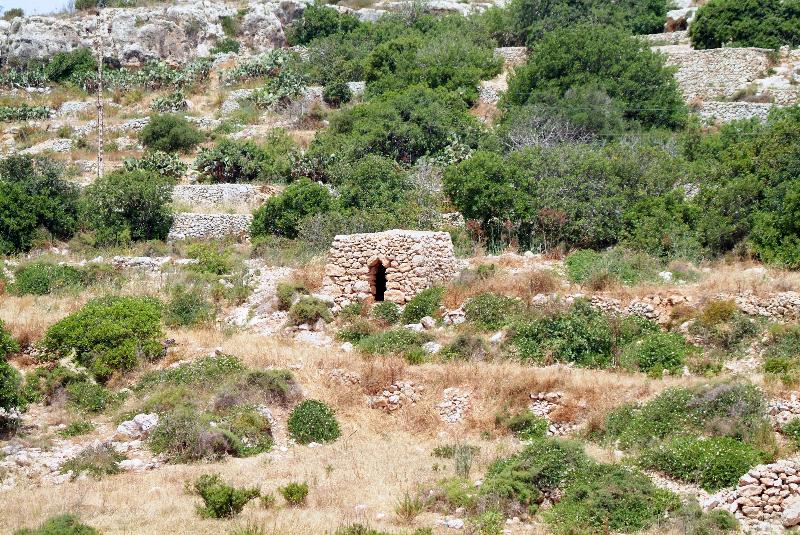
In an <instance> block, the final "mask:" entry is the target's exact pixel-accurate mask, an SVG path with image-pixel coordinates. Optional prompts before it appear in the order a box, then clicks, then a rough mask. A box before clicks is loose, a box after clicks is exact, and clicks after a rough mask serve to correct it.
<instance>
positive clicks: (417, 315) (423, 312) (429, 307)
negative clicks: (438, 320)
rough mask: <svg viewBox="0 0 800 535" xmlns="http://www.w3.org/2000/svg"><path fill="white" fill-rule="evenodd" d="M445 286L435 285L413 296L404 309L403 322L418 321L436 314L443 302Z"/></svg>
mask: <svg viewBox="0 0 800 535" xmlns="http://www.w3.org/2000/svg"><path fill="white" fill-rule="evenodd" d="M443 296H444V288H442V287H440V286H435V287H433V288H428V289H425V290H422V291H421V292H420V293H418V294H417V295H415V296H414V297H412V298H411V300H410V301H409V302H408V303H406V306H405V308H404V309H403V317H402V320H403V323H406V324H409V323H417V322H419V320H421V319H422V318H424V317H425V316H435V315H437V313H438V312H439V306H441V304H442V297H443Z"/></svg>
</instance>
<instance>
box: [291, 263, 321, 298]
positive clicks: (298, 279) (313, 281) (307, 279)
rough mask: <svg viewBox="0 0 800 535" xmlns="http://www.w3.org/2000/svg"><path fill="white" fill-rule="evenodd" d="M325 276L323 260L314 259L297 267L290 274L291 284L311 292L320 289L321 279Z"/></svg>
mask: <svg viewBox="0 0 800 535" xmlns="http://www.w3.org/2000/svg"><path fill="white" fill-rule="evenodd" d="M324 275H325V259H324V258H321V257H319V258H314V259H313V260H311V261H310V262H308V263H306V264H303V265H302V266H299V267H297V268H296V269H295V270H294V272H293V273H292V282H294V283H295V284H299V285H301V286H303V287H304V288H306V289H307V290H309V291H311V292H316V291H318V290H319V289H320V288H322V278H323V276H324Z"/></svg>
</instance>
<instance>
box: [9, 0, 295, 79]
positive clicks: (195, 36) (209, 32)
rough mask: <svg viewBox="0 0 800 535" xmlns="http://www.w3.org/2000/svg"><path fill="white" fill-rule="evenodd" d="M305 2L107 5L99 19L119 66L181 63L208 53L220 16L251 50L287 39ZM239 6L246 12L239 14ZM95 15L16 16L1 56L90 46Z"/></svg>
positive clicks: (219, 36) (31, 55)
mask: <svg viewBox="0 0 800 535" xmlns="http://www.w3.org/2000/svg"><path fill="white" fill-rule="evenodd" d="M307 3H308V2H307V1H306V0H283V1H280V2H258V1H251V2H249V3H248V4H247V5H246V6H244V7H243V6H241V5H238V4H226V3H219V2H209V1H194V2H184V3H178V4H174V5H164V4H160V5H153V6H147V7H137V8H106V9H103V10H102V13H101V15H100V17H99V19H100V20H99V24H100V30H101V31H100V34H102V37H103V44H104V46H105V48H106V50H107V54H108V55H109V56H112V57H116V58H118V59H119V60H120V61H121V62H122V63H123V64H133V65H137V64H141V63H143V62H145V61H147V60H150V59H163V60H168V61H170V62H175V63H183V62H186V61H189V60H191V59H193V58H194V57H198V56H206V55H208V54H209V51H210V50H211V48H213V46H214V44H215V43H216V42H217V41H218V40H220V39H222V38H224V37H225V32H224V31H223V29H222V25H221V21H222V20H223V18H224V17H232V18H235V19H237V20H238V22H239V24H238V27H239V33H238V34H237V37H236V38H237V40H239V41H240V42H241V43H242V44H243V45H245V46H246V47H248V48H250V49H251V50H253V51H263V50H270V49H272V48H275V47H279V46H283V45H284V44H285V43H286V38H285V35H284V26H285V25H286V24H288V23H290V22H291V21H293V20H294V19H295V18H297V17H298V16H299V15H300V14H301V13H302V11H303V9H304V8H305V5H306V4H307ZM240 9H241V10H242V12H243V13H244V14H243V15H240ZM97 25H98V17H96V16H94V15H92V14H90V13H88V12H78V13H74V14H71V15H66V16H64V15H58V16H32V17H24V18H16V19H14V20H13V21H12V22H11V23H6V24H3V25H0V57H2V58H6V59H8V60H12V61H20V62H24V61H27V60H29V59H34V58H38V59H41V58H48V57H50V56H52V55H53V54H55V53H57V52H63V51H68V50H72V49H74V48H80V47H92V45H93V39H94V35H95V33H96V29H97Z"/></svg>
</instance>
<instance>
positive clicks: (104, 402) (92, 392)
mask: <svg viewBox="0 0 800 535" xmlns="http://www.w3.org/2000/svg"><path fill="white" fill-rule="evenodd" d="M65 386H66V390H67V403H69V405H71V406H72V407H74V408H76V409H78V410H81V411H85V412H102V411H104V410H105V409H106V408H107V407H109V406H110V405H113V404H115V403H116V402H117V401H118V400H119V399H120V397H119V396H118V395H116V394H114V393H113V392H111V391H110V390H109V389H107V388H106V387H104V386H103V385H99V384H97V383H93V382H91V381H90V380H88V378H80V377H79V378H78V380H71V381H69V382H68V383H67V384H66V385H65Z"/></svg>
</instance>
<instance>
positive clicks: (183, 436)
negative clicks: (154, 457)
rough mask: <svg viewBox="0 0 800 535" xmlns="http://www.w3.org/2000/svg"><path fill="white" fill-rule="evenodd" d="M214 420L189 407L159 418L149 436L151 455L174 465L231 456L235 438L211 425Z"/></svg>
mask: <svg viewBox="0 0 800 535" xmlns="http://www.w3.org/2000/svg"><path fill="white" fill-rule="evenodd" d="M214 419H215V418H213V417H212V416H211V415H208V414H201V413H198V412H197V411H196V410H195V409H193V408H191V407H186V406H182V407H178V408H176V409H173V410H172V411H170V412H167V413H166V414H163V415H161V417H160V418H159V420H158V425H157V426H156V427H155V429H153V431H152V432H151V433H150V437H149V439H148V445H149V447H150V449H151V450H152V451H153V453H156V454H161V455H163V456H164V457H165V458H166V459H167V460H168V461H169V462H174V463H186V462H196V461H202V460H218V459H220V458H222V457H223V456H224V455H226V454H228V455H232V454H234V453H235V452H236V448H235V444H236V442H237V438H236V437H235V436H234V435H233V434H232V433H231V432H229V431H227V430H225V429H222V428H220V427H217V426H212V425H211V421H212V420H214Z"/></svg>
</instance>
